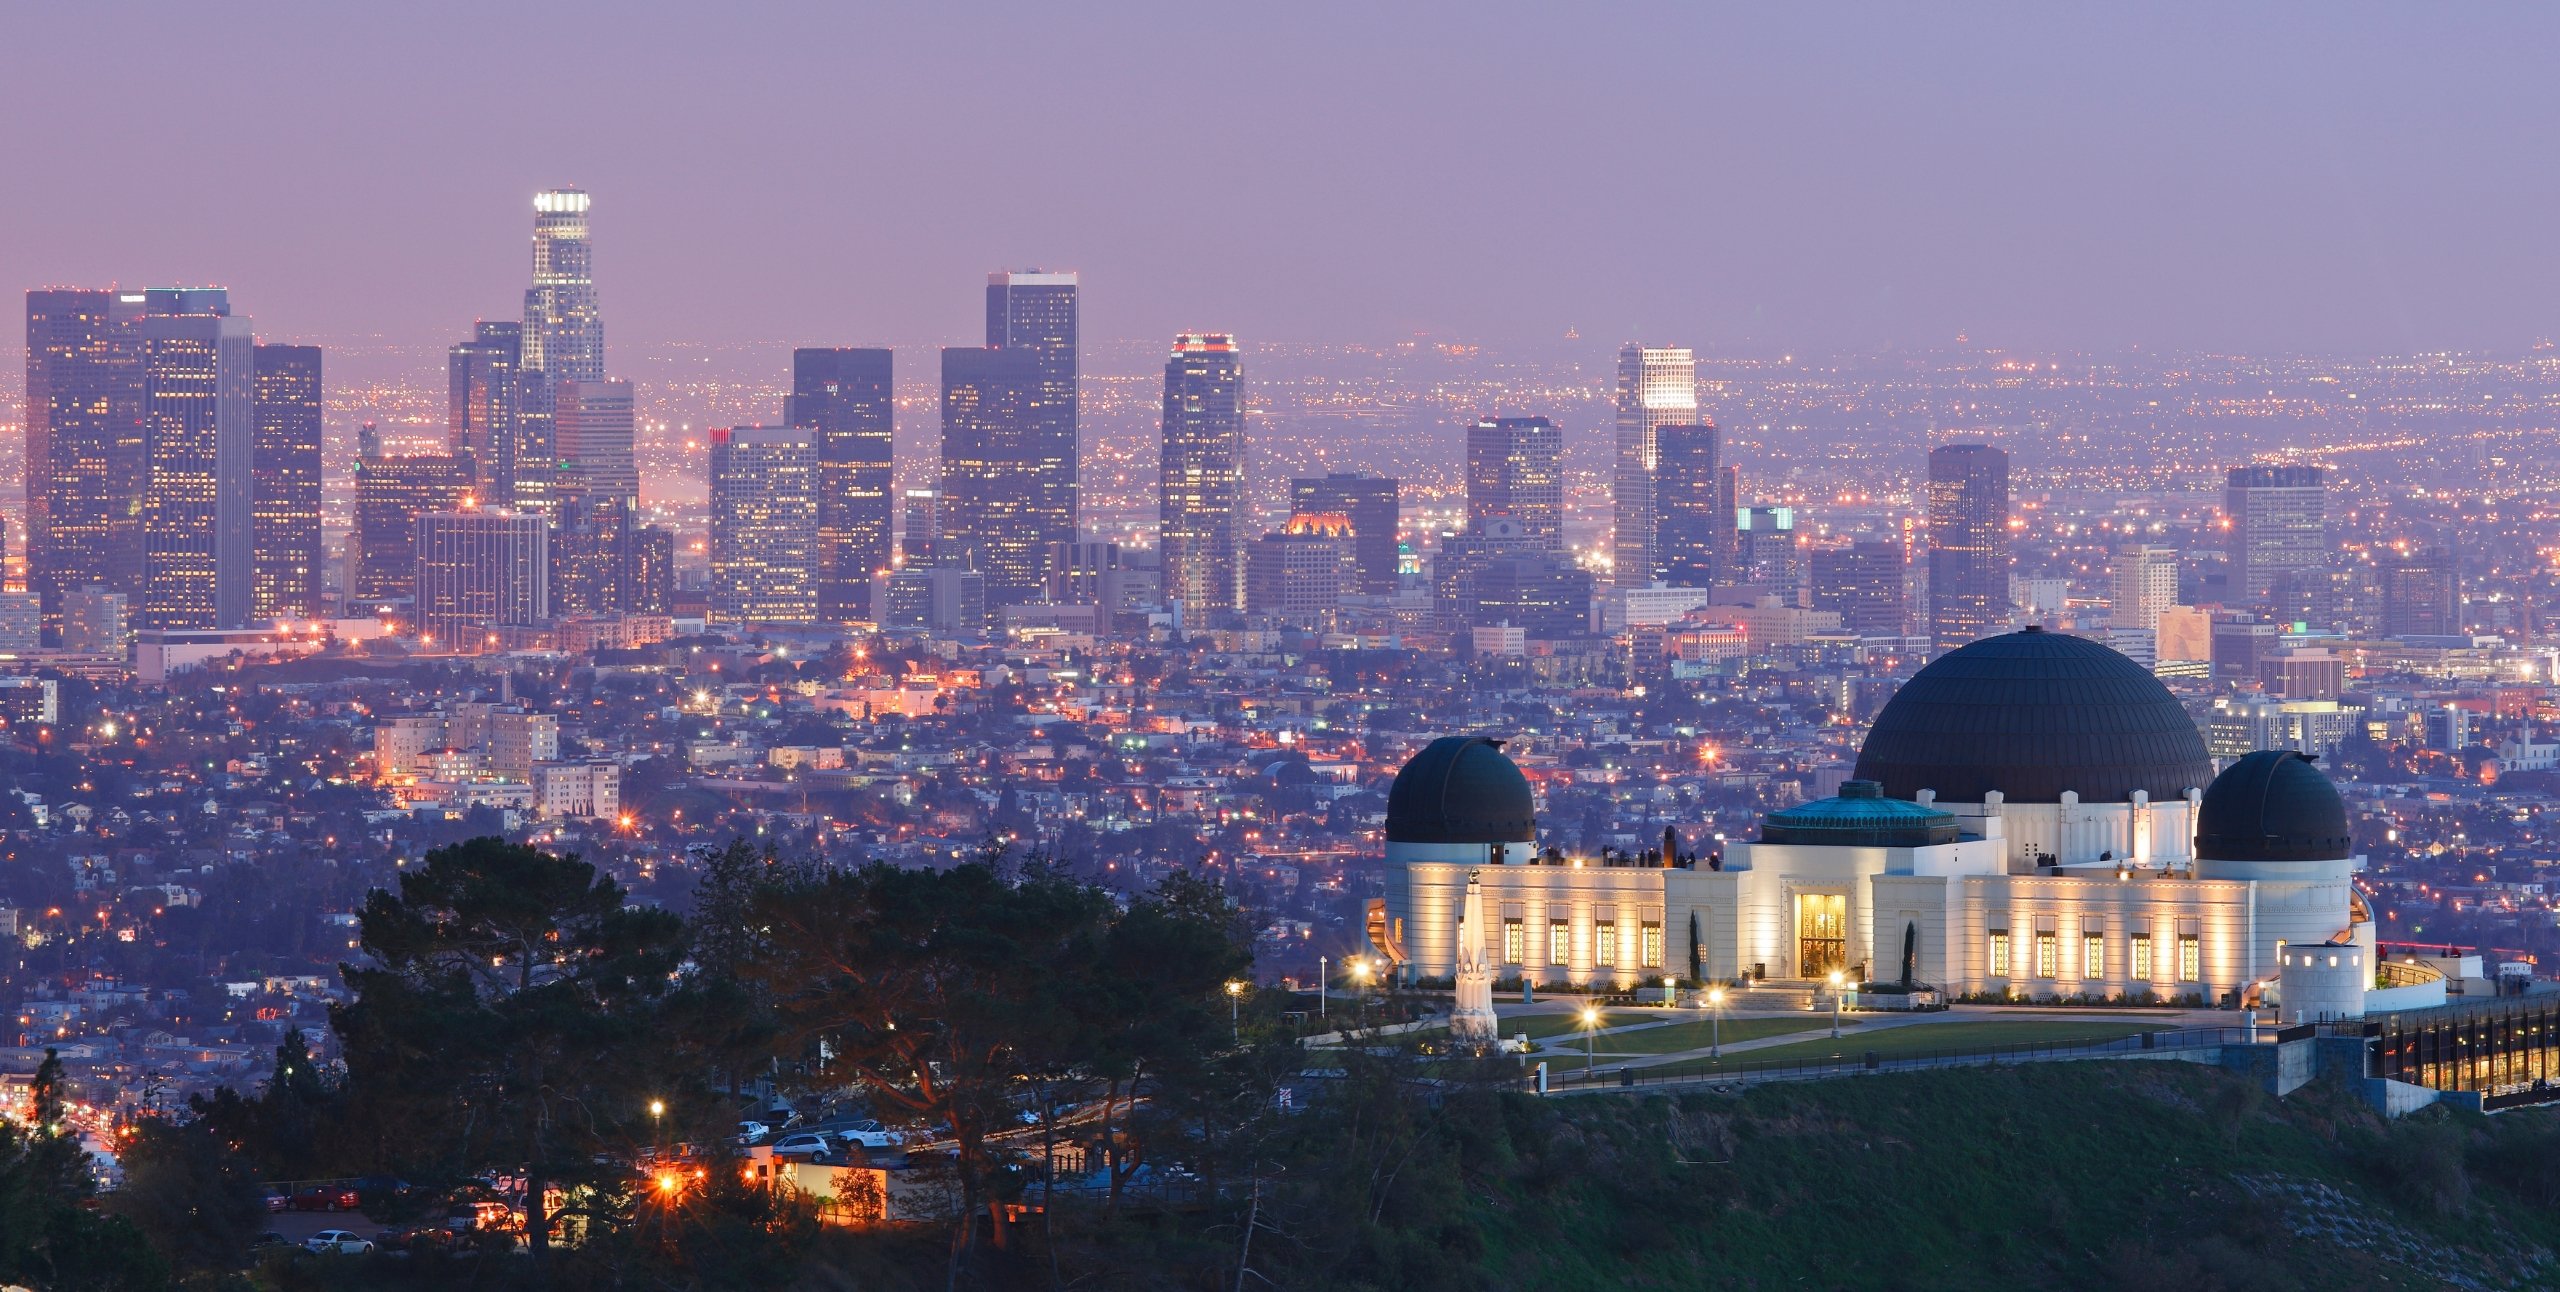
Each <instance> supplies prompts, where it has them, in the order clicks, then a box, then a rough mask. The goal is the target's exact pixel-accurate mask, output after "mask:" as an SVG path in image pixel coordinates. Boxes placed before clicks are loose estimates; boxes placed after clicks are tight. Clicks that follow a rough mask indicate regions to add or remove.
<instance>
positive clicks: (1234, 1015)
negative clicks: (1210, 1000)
mask: <svg viewBox="0 0 2560 1292" xmlns="http://www.w3.org/2000/svg"><path fill="white" fill-rule="evenodd" d="M1243 1008H1244V984H1243V983H1240V982H1235V981H1232V980H1231V981H1229V982H1228V983H1227V1039H1228V1040H1229V1041H1241V1040H1243V1039H1244V1021H1243V1020H1244V1015H1243V1014H1242V1012H1241V1011H1242V1010H1243Z"/></svg>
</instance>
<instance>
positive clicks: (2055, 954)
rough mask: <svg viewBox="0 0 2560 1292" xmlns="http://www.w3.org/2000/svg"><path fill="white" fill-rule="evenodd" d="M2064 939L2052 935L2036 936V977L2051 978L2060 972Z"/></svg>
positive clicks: (2041, 934)
mask: <svg viewBox="0 0 2560 1292" xmlns="http://www.w3.org/2000/svg"><path fill="white" fill-rule="evenodd" d="M2061 962H2062V939H2061V937H2060V936H2058V935H2056V934H2051V933H2039V934H2037V935H2036V977H2038V978H2051V977H2053V976H2054V975H2055V974H2056V973H2058V972H2060V969H2061Z"/></svg>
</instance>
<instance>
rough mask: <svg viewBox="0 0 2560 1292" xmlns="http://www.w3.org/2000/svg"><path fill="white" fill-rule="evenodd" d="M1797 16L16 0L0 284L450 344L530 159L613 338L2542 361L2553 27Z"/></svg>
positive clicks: (517, 208) (2452, 12) (308, 330)
mask: <svg viewBox="0 0 2560 1292" xmlns="http://www.w3.org/2000/svg"><path fill="white" fill-rule="evenodd" d="M1797 8H1799V7H1798V6H1775V5H1765V6H1753V7H1749V8H1747V9H1734V10H1725V9H1713V10H1710V9H1708V7H1707V6H1703V5H1689V4H1681V5H1670V4H1610V5H1581V4H1570V5H1569V4H1539V5H1518V6H1493V7H1487V6H1481V5H1463V6H1461V5H1445V6H1444V5H1428V6H1426V5H1422V4H1410V5H1408V4H1392V5H1374V4H1365V3H1364V4H1344V5H1339V6H1325V5H1299V4H1287V5H1277V4H1264V5H1208V4H1200V5H1187V6H1175V5H1148V6H1137V5H1114V6H1109V7H1108V11H1107V12H1105V7H1104V6H1100V5H1081V4H1074V5H1058V4H1049V5H1039V6H1028V5H1026V6H992V5H990V6H979V5H967V6H963V5H911V6H904V7H901V8H900V9H899V10H898V11H897V12H870V11H857V7H856V6H849V5H840V4H810V5H766V6H754V7H748V6H739V5H728V4H722V5H717V6H713V5H701V6H687V7H685V8H682V9H678V8H675V7H672V6H655V5H636V4H624V5H611V6H605V5H596V6H580V5H570V4H552V3H542V4H523V3H517V4H506V5H497V4H490V5H478V4H454V3H442V2H439V3H435V4H425V3H417V4H410V5H407V6H401V7H399V10H398V12H396V13H395V12H394V7H393V6H390V5H378V4H364V5H335V4H330V5H322V4H309V5H301V6H285V5H231V4H220V5H194V4H190V5H175V4H164V5H133V6H97V5H29V4H21V5H13V6H10V7H8V8H7V10H6V11H5V13H0V120H5V121H6V122H7V124H8V129H7V134H6V137H7V143H6V145H5V146H0V193H5V198H4V199H0V283H4V284H5V285H6V286H7V287H8V289H9V290H11V291H15V290H17V289H19V288H23V287H31V286H38V285H43V284H50V283H71V284H99V283H104V282H106V281H108V280H110V279H121V280H123V281H125V282H127V283H135V282H142V281H146V280H147V281H150V282H154V283H158V282H178V281H184V282H215V283H223V284H227V285H229V286H230V287H231V288H232V289H233V290H234V293H235V300H237V301H238V302H239V303H240V305H241V307H242V308H243V309H244V310H246V311H247V312H249V313H251V314H253V315H254V316H256V318H257V320H258V322H259V324H260V331H261V332H262V333H264V334H267V335H269V336H273V337H276V338H278V339H284V338H295V337H298V338H306V339H316V340H324V341H330V342H337V343H345V342H350V341H353V340H355V339H357V338H360V337H365V336H379V337H381V338H382V339H384V340H386V341H390V342H395V343H399V344H404V345H415V344H440V343H443V342H445V341H449V340H451V339H453V338H454V337H456V336H459V335H460V334H461V333H462V332H463V331H464V330H465V328H466V327H467V325H468V324H469V322H470V320H471V319H472V318H474V317H475V316H490V317H501V316H507V315H511V314H513V313H515V312H516V310H517V308H518V303H519V302H518V296H519V294H520V293H521V291H522V288H523V280H524V275H525V264H526V256H527V252H526V240H527V236H528V230H529V227H530V194H531V192H532V191H533V190H534V189H535V188H537V187H540V186H544V185H547V184H553V183H563V182H574V183H578V184H581V185H584V186H586V187H587V188H589V189H590V190H592V191H593V192H594V193H595V194H596V227H597V240H598V252H597V261H598V266H599V279H600V281H601V284H602V287H601V290H602V293H603V299H604V307H605V311H606V317H607V320H608V326H609V329H610V331H609V337H608V340H609V343H610V342H625V343H634V344H663V343H666V342H673V341H692V340H702V341H757V342H782V343H790V342H801V343H837V344H845V343H855V342H861V341H866V340H897V341H901V342H905V341H912V340H915V339H918V338H948V339H954V340H957V339H964V338H967V337H969V336H970V335H971V333H972V331H973V330H974V329H975V327H976V326H977V311H978V309H979V308H980V306H979V292H980V287H981V285H982V283H983V281H984V277H983V275H984V274H985V272H986V271H987V270H988V269H990V268H995V267H998V266H1003V265H1028V264H1034V263H1037V264H1042V265H1046V266H1049V267H1060V268H1073V269H1078V270H1081V271H1082V272H1083V273H1084V275H1085V298H1086V306H1085V308H1086V314H1085V323H1086V328H1087V330H1088V334H1089V335H1093V336H1097V337H1100V336H1113V337H1154V336H1165V335H1169V334H1170V333H1172V332H1174V331H1175V330H1177V329H1181V328H1219V329H1230V330H1234V331H1236V332H1239V333H1241V334H1243V335H1244V337H1245V338H1246V339H1247V340H1248V341H1249V342H1250V341H1252V340H1256V339H1277V340H1291V341H1326V340H1357V341H1378V340H1386V339H1393V338H1398V337H1402V336H1406V335H1410V334H1411V333H1413V332H1415V331H1428V332H1430V333H1432V334H1434V335H1437V336H1441V337H1446V338H1450V339H1459V340H1476V341H1482V342H1487V343H1491V344H1495V345H1497V346H1521V347H1534V346H1541V345H1545V344H1548V343H1552V342H1555V341H1557V340H1558V339H1559V338H1561V337H1562V335H1563V334H1564V332H1565V330H1566V329H1567V328H1568V327H1573V328H1579V329H1580V330H1581V332H1582V333H1583V336H1584V338H1585V345H1586V346H1587V345H1588V344H1590V343H1591V342H1593V341H1612V340H1616V339H1618V338H1622V337H1634V336H1638V335H1642V336H1647V337H1658V338H1666V339H1671V340H1679V341H1690V342H1693V343H1696V344H1699V345H1701V346H1702V347H1706V348H1709V349H1724V350H1731V351H1737V352H1749V353H1760V352H1765V351H1770V350H1777V349H1794V350H1802V351H1807V352H1819V351H1824V350H1832V349H1861V350H1864V349H1874V348H1881V347H1893V346H1937V345H1941V344H1944V343H1946V342H1948V341H1950V340H1952V339H1953V337H1954V336H1955V335H1956V334H1957V333H1959V332H1968V333H1970V334H1971V336H1972V337H1973V339H1974V341H1975V342H1977V343H1983V344H1997V345H2016V346H2024V347H2030V348H2096V349H2117V348H2121V347H2126V346H2133V345H2141V346H2146V347H2157V348H2167V349H2177V348H2223V347H2229V348H2248V349H2257V350H2319V351H2356V352H2369V351H2370V352H2396V351H2406V350H2409V349H2413V348H2441V347H2475V346H2477V347H2492V348H2505V349H2516V348H2521V347H2523V346H2524V345H2526V344H2528V343H2530V342H2531V341H2532V340H2533V339H2534V338H2536V337H2538V336H2544V335H2553V334H2560V317H2555V314H2560V265H2556V264H2555V255H2554V252H2553V243H2554V237H2553V231H2554V228H2555V225H2560V162H2556V161H2555V157H2556V156H2560V152H2555V142H2556V141H2555V139H2554V135H2555V133H2560V99H2555V98H2554V96H2553V94H2552V92H2551V89H2550V68H2551V67H2553V66H2554V65H2555V63H2556V62H2560V58H2556V57H2555V56H2560V9H2555V8H2552V7H2548V6H2542V7H2527V6H2522V5H2517V6H2504V7H2498V6H2485V5H2484V6H2405V7H2398V8H2388V9H2369V10H2368V9H2350V8H2346V7H2343V6H2339V5H2329V4H2323V5H2301V6H2252V7H2248V8H2247V10H2246V11H2245V12H2243V13H2239V14H2231V13H2226V12H2224V11H2223V9H2222V7H2221V6H2213V5H2200V6H2193V7H2172V8H2167V9H2160V8H2156V7H2154V6H2106V7H2101V6H2093V5H2063V6H2025V5H2021V6H2014V7H2011V6H1997V7H1986V6H1963V7H1957V6H1950V5H1895V6H1890V7H1886V6H1873V7H1868V8H1864V9H1855V10H1853V9H1848V8H1844V7H1840V6H1813V7H1812V8H1813V9H1814V12H1812V13H1810V14H1806V13H1798V12H1794V10H1796V9H1797ZM1381 10H1383V11H1384V12H1380V11H1381ZM955 11H965V12H955Z"/></svg>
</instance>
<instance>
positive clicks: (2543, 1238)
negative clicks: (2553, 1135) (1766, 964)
mask: <svg viewBox="0 0 2560 1292" xmlns="http://www.w3.org/2000/svg"><path fill="white" fill-rule="evenodd" d="M1504 1106H1505V1108H1506V1117H1505V1121H1506V1123H1507V1126H1506V1127H1505V1130H1506V1132H1507V1133H1504V1134H1502V1135H1500V1136H1498V1137H1490V1138H1494V1139H1496V1140H1497V1142H1492V1143H1480V1144H1478V1145H1476V1146H1474V1151H1470V1152H1469V1153H1468V1154H1467V1156H1468V1158H1469V1161H1470V1166H1471V1174H1475V1173H1476V1172H1475V1171H1474V1170H1473V1169H1472V1168H1474V1167H1476V1166H1477V1165H1478V1164H1479V1163H1482V1164H1484V1165H1485V1167H1486V1169H1484V1170H1483V1171H1482V1178H1480V1179H1477V1180H1474V1181H1471V1184H1472V1185H1473V1187H1471V1188H1470V1190H1469V1195H1470V1197H1471V1198H1472V1199H1473V1201H1472V1204H1471V1210H1472V1211H1473V1212H1474V1213H1475V1214H1474V1216H1473V1218H1472V1224H1471V1225H1470V1226H1469V1227H1470V1228H1472V1229H1474V1230H1475V1232H1476V1233H1477V1234H1479V1235H1481V1239H1480V1241H1481V1242H1483V1243H1484V1245H1485V1250H1484V1251H1483V1253H1482V1263H1481V1265H1480V1267H1479V1268H1480V1269H1481V1270H1483V1271H1486V1272H1487V1273H1488V1274H1489V1276H1490V1281H1489V1282H1488V1283H1487V1284H1486V1286H1491V1287H1511V1288H1524V1289H1525V1288H1540V1289H1556V1290H1559V1292H1562V1290H1566V1289H1583V1288H1588V1289H1601V1288H1612V1289H1614V1288H1621V1287H1638V1288H1642V1287H1662V1288H1672V1287H1681V1288H1686V1287H1732V1288H1745V1289H1750V1288H1781V1287H1787V1288H1793V1287H1860V1288H1866V1287H1873V1288H1962V1287H1975V1286H1989V1285H1995V1284H2004V1283H2007V1282H2009V1281H2013V1280H2040V1281H2041V1285H2043V1286H2053V1287H2127V1288H2132V1287H2143V1288H2155V1287H2176V1288H2180V1289H2181V1292H2202V1290H2204V1289H2211V1288H2216V1287H2230V1288H2241V1287H2247V1288H2253V1289H2261V1288H2263V1289H2283V1288H2292V1287H2302V1288H2310V1287H2347V1286H2353V1287H2410V1288H2420V1287H2439V1286H2447V1285H2448V1284H2447V1282H2446V1276H2447V1275H2448V1274H2449V1273H2459V1274H2464V1275H2467V1276H2469V1277H2472V1278H2476V1279H2477V1280H2478V1283H2477V1286H2483V1287H2504V1286H2546V1285H2548V1284H2547V1283H2545V1282H2539V1281H2536V1280H2537V1279H2544V1280H2548V1279H2552V1278H2553V1277H2554V1275H2553V1271H2552V1269H2551V1267H2550V1266H2549V1265H2547V1264H2546V1265H2543V1266H2540V1267H2539V1268H2538V1270H2536V1269H2535V1267H2533V1266H2532V1265H2530V1263H2529V1262H2528V1260H2527V1259H2526V1258H2525V1257H2524V1256H2522V1255H2520V1254H2521V1253H2525V1252H2529V1251H2533V1250H2547V1248H2548V1247H2550V1246H2551V1245H2554V1244H2560V1215H2555V1214H2554V1212H2553V1211H2552V1210H2551V1209H2549V1208H2547V1207H2535V1206H2530V1205H2526V1204H2524V1203H2523V1202H2521V1201H2520V1200H2519V1199H2518V1198H2517V1197H2516V1196H2515V1195H2512V1194H2507V1193H2502V1192H2499V1191H2497V1190H2494V1189H2488V1188H2482V1189H2479V1190H2477V1191H2475V1192H2472V1193H2471V1194H2470V1195H2469V1196H2468V1197H2467V1199H2466V1200H2464V1201H2463V1202H2462V1203H2460V1204H2459V1205H2460V1206H2461V1207H2462V1208H2463V1209H2464V1214H2460V1215H2453V1214H2446V1212H2445V1210H2444V1209H2443V1204H2442V1202H2441V1197H2440V1193H2441V1191H2439V1193H2438V1194H2430V1195H2429V1196H2430V1197H2433V1198H2436V1199H2437V1201H2436V1202H2435V1204H2434V1206H2433V1207H2431V1206H2430V1205H2429V1204H2427V1203H2422V1202H2418V1201H2414V1200H2413V1199H2412V1195H2413V1194H2414V1193H2415V1192H2416V1191H2415V1190H2412V1189H2403V1188H2398V1187H2395V1186H2391V1185H2388V1184H2386V1183H2385V1182H2383V1181H2380V1180H2377V1179H2376V1178H2375V1176H2374V1175H2373V1174H2372V1171H2373V1169H2374V1168H2372V1167H2370V1166H2369V1165H2366V1166H2359V1165H2358V1164H2359V1163H2368V1164H2369V1163H2370V1162H2371V1161H2372V1160H2374V1159H2376V1158H2389V1159H2393V1160H2398V1159H2399V1158H2402V1157H2407V1156H2412V1154H2410V1153H2406V1152H2402V1151H2401V1148H2400V1145H2399V1143H2398V1141H2391V1142H2389V1144H2387V1145H2386V1147H2385V1148H2384V1149H2381V1150H2376V1149H2372V1148H2369V1147H2361V1146H2364V1145H2367V1144H2369V1143H2371V1142H2372V1141H2373V1140H2374V1137H2375V1136H2377V1135H2379V1134H2384V1133H2386V1132H2385V1131H2384V1130H2383V1128H2382V1127H2381V1126H2380V1123H2378V1121H2377V1120H2376V1119H2375V1118H2373V1117H2372V1116H2371V1115H2370V1114H2369V1113H2367V1112H2366V1111H2365V1110H2364V1109H2363V1108H2362V1106H2361V1105H2359V1104H2357V1103H2355V1102H2354V1101H2353V1100H2352V1099H2350V1098H2348V1097H2346V1096H2345V1095H2344V1094H2343V1092H2341V1091H2338V1090H2335V1089H2331V1088H2328V1087H2317V1088H2314V1089H2311V1090H2306V1091H2302V1092H2297V1093H2296V1094H2295V1095H2294V1096H2292V1097H2291V1098H2289V1099H2287V1100H2284V1101H2281V1102H2278V1101H2271V1100H2267V1099H2265V1098H2264V1097H2262V1096H2260V1095H2258V1094H2257V1093H2256V1091H2255V1089H2254V1087H2252V1086H2250V1085H2249V1084H2248V1083H2246V1082H2245V1081H2243V1080H2241V1079H2240V1078H2238V1077H2235V1076H2231V1075H2229V1074H2225V1073H2222V1072H2220V1071H2218V1070H2215V1069H2209V1068H2203V1067H2198V1066H2194V1065H2190V1064H2184V1063H2100V1062H2084V1063H2062V1064H2040V1065H2031V1066H2021V1067H2016V1068H2003V1069H1976V1070H1969V1071H1963V1072H1946V1073H1916V1074H1908V1075H1900V1074H1893V1075H1884V1076H1877V1077H1863V1078H1853V1079H1846V1080H1837V1081H1830V1082H1820V1083H1803V1084H1787V1085H1775V1086H1768V1087H1762V1088H1759V1089H1755V1090H1753V1091H1751V1092H1749V1093H1747V1094H1744V1095H1741V1096H1739V1097H1720V1096H1711V1095H1689V1096H1684V1097H1677V1098H1672V1097H1663V1096H1653V1097H1616V1096H1610V1097H1577V1098H1573V1099H1564V1100H1548V1101H1544V1102H1539V1101H1533V1100H1527V1099H1511V1100H1507V1101H1506V1102H1505V1105H1504ZM2534 1115H2535V1116H2549V1114H2534ZM2403 1129H2407V1130H2410V1131H2412V1133H2421V1132H2424V1131H2425V1130H2426V1129H2427V1128H2425V1127H2417V1128H2406V1127H2404V1128H2403ZM2435 1129H2438V1130H2443V1131H2445V1133H2446V1134H2449V1135H2451V1136H2453V1139H2454V1142H2456V1143H2459V1142H2460V1139H2461V1136H2462V1134H2464V1133H2465V1132H2463V1131H2460V1130H2458V1129H2453V1128H2444V1127H2438V1128H2435ZM2468 1133H2469V1134H2470V1135H2471V1136H2472V1138H2473V1139H2474V1140H2484V1139H2485V1137H2486V1132H2483V1131H2480V1130H2478V1129H2476V1128H2475V1129H2473V1130H2471V1131H2470V1132H2468ZM1487 1153H1489V1154H1490V1160H1488V1158H1487V1157H1486V1156H1485V1154H1487ZM2459 1157H2460V1150H2458V1149H2457V1150H2455V1151H2454V1158H2455V1160H2459ZM1497 1163H1498V1165H1497ZM2458 1170H2459V1168H2457V1172H2458ZM2326 1190H2335V1191H2337V1193H2336V1197H2337V1199H2338V1202H2339V1205H2337V1206H2335V1207H2333V1208H2332V1210H2333V1211H2334V1212H2335V1213H2336V1217H2335V1218H2336V1220H2337V1225H2336V1226H2335V1228H2337V1229H2339V1230H2340V1231H2341V1232H2343V1234H2344V1235H2345V1236H2344V1237H2340V1236H2338V1234H2336V1233H2333V1234H2331V1235H2328V1236H2324V1237H2321V1238H2316V1239H2315V1238H2309V1237H2303V1236H2299V1235H2297V1234H2295V1233H2293V1232H2290V1231H2289V1229H2288V1223H2287V1219H2286V1218H2287V1216H2288V1215H2306V1214H2313V1213H2315V1212H2316V1211H2317V1210H2318V1208H2316V1207H2315V1208H2306V1207H2304V1206H2302V1205H2300V1198H2301V1197H2302V1196H2311V1197H2329V1196H2330V1195H2329V1194H2328V1193H2327V1192H2325V1191H2326ZM2287 1191H2291V1192H2292V1193H2293V1194H2294V1195H2295V1196H2294V1197H2293V1200H2292V1201H2291V1202H2288V1203H2287V1204H2286V1205H2283V1206H2279V1205H2278V1204H2277V1203H2276V1202H2274V1201H2271V1200H2269V1199H2270V1198H2272V1197H2276V1196H2284V1194H2285V1193H2286V1192H2287ZM2386 1193H2388V1194H2390V1195H2391V1197H2390V1198H2389V1200H2384V1198H2383V1195H2384V1194H2386Z"/></svg>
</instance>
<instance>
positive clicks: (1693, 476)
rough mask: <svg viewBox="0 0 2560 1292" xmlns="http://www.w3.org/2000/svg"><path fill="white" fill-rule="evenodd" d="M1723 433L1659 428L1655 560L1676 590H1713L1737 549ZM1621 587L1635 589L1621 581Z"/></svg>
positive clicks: (1695, 427)
mask: <svg viewBox="0 0 2560 1292" xmlns="http://www.w3.org/2000/svg"><path fill="white" fill-rule="evenodd" d="M1723 440H1724V437H1723V434H1722V433H1721V432H1719V431H1718V430H1716V425H1715V423H1713V422H1709V421H1698V422H1666V423H1664V424H1663V425H1661V426H1658V427H1655V428H1654V448H1655V460H1654V475H1653V478H1654V489H1655V494H1654V502H1655V506H1654V536H1655V552H1654V559H1655V561H1656V562H1658V563H1659V564H1660V566H1661V568H1662V581H1663V582H1665V583H1668V584H1670V585H1671V586H1673V587H1675V588H1711V587H1714V586H1715V584H1716V580H1717V579H1718V578H1719V577H1721V576H1722V575H1723V574H1724V569H1725V563H1726V562H1727V561H1728V560H1729V559H1731V557H1732V555H1733V547H1734V530H1733V525H1734V509H1733V507H1732V506H1730V505H1728V504H1726V503H1725V502H1724V490H1725V481H1724V470H1723V467H1722V464H1721V462H1720V459H1721V458H1722V456H1723ZM1619 586H1621V587H1632V586H1636V585H1634V584H1633V583H1629V582H1621V583H1620V585H1619Z"/></svg>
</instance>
